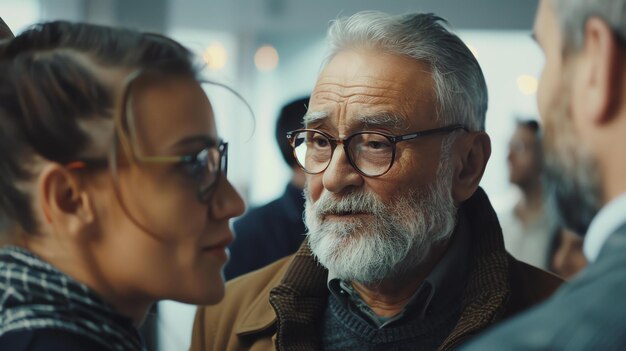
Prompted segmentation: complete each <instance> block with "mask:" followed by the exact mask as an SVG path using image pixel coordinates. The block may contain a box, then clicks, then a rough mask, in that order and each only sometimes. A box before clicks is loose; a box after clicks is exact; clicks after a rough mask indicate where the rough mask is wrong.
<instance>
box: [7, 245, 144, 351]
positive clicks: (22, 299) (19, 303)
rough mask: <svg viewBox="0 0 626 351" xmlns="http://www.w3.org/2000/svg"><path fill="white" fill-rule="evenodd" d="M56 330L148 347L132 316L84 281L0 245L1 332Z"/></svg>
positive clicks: (135, 349) (130, 349)
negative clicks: (123, 313)
mask: <svg viewBox="0 0 626 351" xmlns="http://www.w3.org/2000/svg"><path fill="white" fill-rule="evenodd" d="M37 329H46V330H50V329H56V330H63V331H68V332H71V333H76V334H79V335H82V336H84V337H87V338H89V339H91V340H93V341H95V342H98V343H100V344H102V345H103V346H105V347H108V348H110V349H111V350H120V351H139V350H144V347H143V342H142V341H141V337H140V336H139V333H138V332H137V329H136V328H135V327H134V326H133V323H132V320H131V319H130V318H127V317H125V316H122V315H120V314H119V313H118V312H116V311H115V310H114V309H113V307H112V306H111V305H109V304H107V303H106V302H104V301H103V300H102V298H100V297H99V296H98V295H97V294H96V293H95V292H93V291H92V290H91V289H89V288H88V287H87V286H86V285H84V284H81V283H79V282H78V281H76V280H74V279H73V278H71V277H69V276H68V275H66V274H64V273H62V272H60V271H59V270H58V269H56V268H54V267H53V266H52V265H50V264H48V263H47V262H45V261H43V260H41V259H40V258H38V257H36V256H35V255H33V254H32V253H31V252H30V251H27V250H25V249H22V248H17V247H4V248H0V336H2V335H4V334H5V333H8V332H13V331H24V330H37Z"/></svg>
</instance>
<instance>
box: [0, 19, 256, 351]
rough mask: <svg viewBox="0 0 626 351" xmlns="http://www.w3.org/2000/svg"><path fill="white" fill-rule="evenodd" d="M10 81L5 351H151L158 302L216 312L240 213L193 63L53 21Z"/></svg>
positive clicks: (178, 52)
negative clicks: (144, 331)
mask: <svg viewBox="0 0 626 351" xmlns="http://www.w3.org/2000/svg"><path fill="white" fill-rule="evenodd" d="M0 77H2V78H1V80H0V175H1V177H0V211H1V214H2V215H3V217H5V220H8V221H9V228H10V229H9V230H5V232H6V233H5V234H3V235H4V237H3V239H4V240H5V241H8V243H9V244H8V245H4V246H3V247H2V248H0V291H1V292H2V295H1V296H0V349H1V350H26V349H28V350H44V349H45V350H55V349H62V350H141V349H143V348H144V347H143V345H142V342H141V340H140V337H139V336H138V334H137V331H136V329H135V326H136V325H138V324H139V323H140V322H141V320H142V318H143V317H144V315H145V313H146V311H147V310H148V308H149V307H150V305H151V304H153V303H154V302H155V301H157V300H160V299H172V300H177V301H181V302H185V303H191V304H213V303H216V302H218V301H219V300H220V299H221V298H222V296H223V294H224V282H223V280H222V277H221V272H220V271H221V268H222V266H223V264H224V263H225V261H226V259H227V254H226V251H225V250H226V247H227V245H228V244H229V243H230V242H231V241H232V238H233V236H232V233H231V231H230V229H229V224H228V221H229V219H230V218H232V217H235V216H238V215H240V214H241V213H242V212H243V210H244V205H243V202H242V199H241V198H240V197H239V195H238V194H237V193H236V191H235V190H234V189H233V187H232V185H231V184H230V183H229V182H228V180H226V177H225V173H226V157H227V144H225V143H223V142H222V141H221V140H220V139H219V138H218V134H217V131H216V127H215V121H214V117H213V112H212V108H211V104H210V102H209V100H208V98H207V97H206V95H205V93H204V90H203V89H202V84H201V81H200V79H199V78H198V72H197V70H196V68H195V67H194V65H193V63H192V57H191V54H190V52H189V51H187V50H186V49H185V48H183V47H182V46H181V45H180V44H178V43H176V42H174V41H172V40H170V39H167V38H165V37H162V36H158V35H151V34H142V33H138V32H134V31H128V30H120V29H112V28H106V27H101V26H94V25H87V24H71V23H67V22H52V23H46V24H41V25H37V26H35V27H33V28H32V29H30V30H28V31H26V32H24V33H22V34H20V35H18V36H17V37H15V38H14V39H11V40H9V41H5V42H2V43H1V44H0Z"/></svg>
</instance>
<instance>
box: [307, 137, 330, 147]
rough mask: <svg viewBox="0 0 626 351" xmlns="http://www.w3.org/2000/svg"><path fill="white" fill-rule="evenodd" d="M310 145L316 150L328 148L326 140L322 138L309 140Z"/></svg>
mask: <svg viewBox="0 0 626 351" xmlns="http://www.w3.org/2000/svg"><path fill="white" fill-rule="evenodd" d="M311 143H312V144H313V146H315V147H318V148H324V147H327V146H328V140H327V139H326V138H323V137H314V138H313V140H311Z"/></svg>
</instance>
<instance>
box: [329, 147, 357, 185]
mask: <svg viewBox="0 0 626 351" xmlns="http://www.w3.org/2000/svg"><path fill="white" fill-rule="evenodd" d="M322 183H323V185H324V188H325V189H326V190H328V191H330V192H331V193H340V192H342V191H346V190H348V189H349V188H352V187H359V186H361V185H362V184H363V176H362V175H361V174H359V172H357V170H356V169H354V167H352V165H351V164H350V161H349V160H348V155H347V154H346V153H345V150H344V148H343V147H342V145H338V146H337V147H336V148H335V150H334V151H333V154H332V155H331V159H330V164H329V165H328V167H327V168H326V170H325V171H324V175H323V178H322Z"/></svg>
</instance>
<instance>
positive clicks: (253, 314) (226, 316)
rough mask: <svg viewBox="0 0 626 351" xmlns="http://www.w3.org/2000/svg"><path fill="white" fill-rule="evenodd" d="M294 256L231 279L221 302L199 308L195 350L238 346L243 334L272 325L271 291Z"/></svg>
mask: <svg viewBox="0 0 626 351" xmlns="http://www.w3.org/2000/svg"><path fill="white" fill-rule="evenodd" d="M293 256H294V255H291V256H287V257H285V258H283V259H280V260H278V261H276V262H274V263H272V264H270V265H268V266H265V267H263V268H261V269H259V270H256V271H253V272H250V273H248V274H244V275H242V276H240V277H238V278H235V279H233V280H231V281H229V282H228V283H227V284H226V295H225V297H224V299H223V300H222V301H221V302H220V303H219V304H217V305H213V306H202V307H199V308H198V310H197V312H196V318H195V321H194V326H193V335H192V345H191V350H194V351H195V350H226V349H233V348H237V347H238V346H237V345H239V335H246V334H249V333H255V332H258V331H262V330H266V329H268V328H271V327H272V326H273V324H274V322H275V320H276V315H275V312H274V310H273V309H272V306H271V305H270V303H269V293H270V291H271V290H272V288H274V287H275V286H277V285H279V284H280V282H281V280H282V277H283V275H284V274H285V272H286V271H287V268H288V267H289V264H290V263H291V261H292V259H293Z"/></svg>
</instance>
